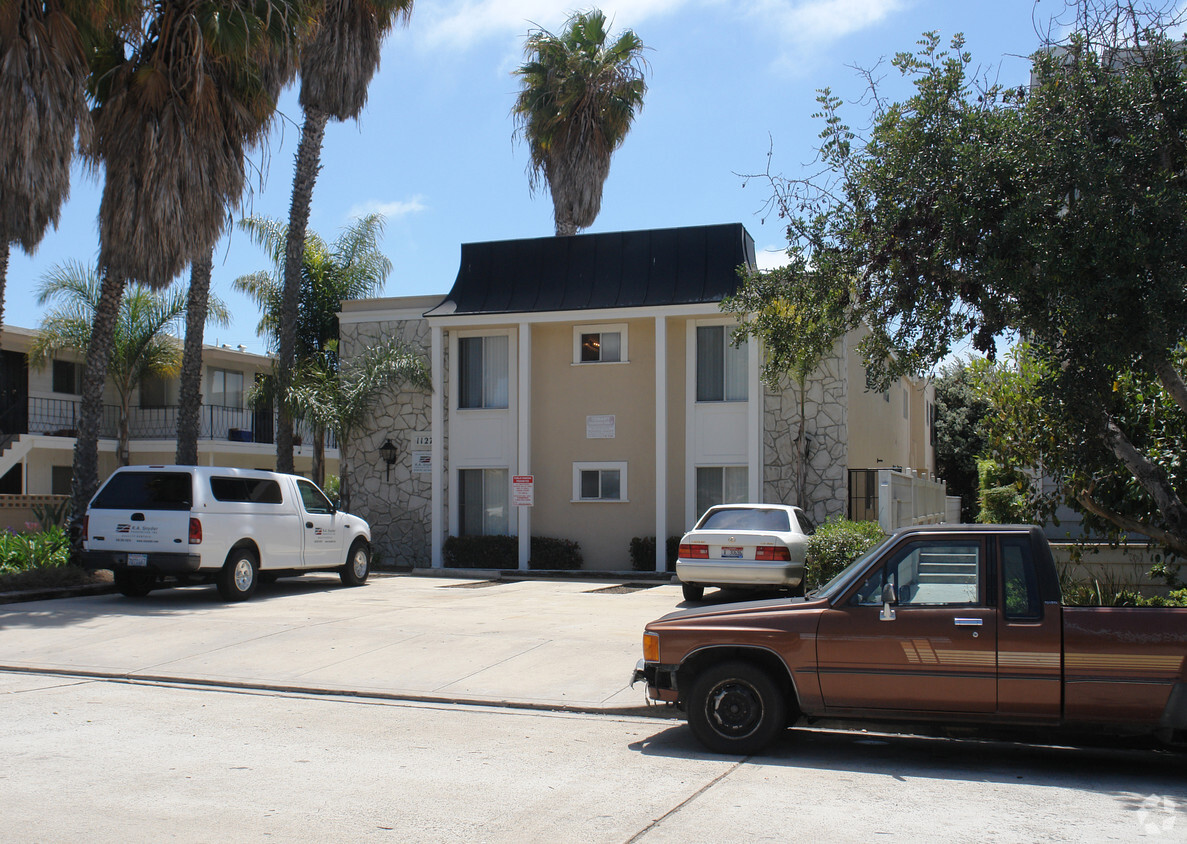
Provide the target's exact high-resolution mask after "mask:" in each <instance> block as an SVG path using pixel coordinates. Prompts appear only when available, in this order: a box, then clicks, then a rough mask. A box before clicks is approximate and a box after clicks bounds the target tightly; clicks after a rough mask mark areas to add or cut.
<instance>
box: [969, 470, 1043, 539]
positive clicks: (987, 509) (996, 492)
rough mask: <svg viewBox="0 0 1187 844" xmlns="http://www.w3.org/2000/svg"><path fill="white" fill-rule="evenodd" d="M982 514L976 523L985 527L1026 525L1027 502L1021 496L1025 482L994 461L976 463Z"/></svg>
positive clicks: (1028, 519)
mask: <svg viewBox="0 0 1187 844" xmlns="http://www.w3.org/2000/svg"><path fill="white" fill-rule="evenodd" d="M977 477H978V480H979V488H980V498H981V512H980V513H978V514H977V521H978V522H980V523H981V524H985V525H1015V524H1027V523H1028V522H1029V521H1031V520H1030V518H1029V517H1028V515H1027V512H1026V498H1025V497H1024V496H1023V495H1022V490H1023V489H1025V485H1026V478H1025V477H1024V476H1023V475H1022V474H1021V473H1020V472H1016V471H1014V470H1013V469H1007V468H1005V467H1004V466H1002V465H1001V464H999V463H997V462H996V461H993V460H978V461H977Z"/></svg>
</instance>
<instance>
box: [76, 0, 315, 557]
mask: <svg viewBox="0 0 1187 844" xmlns="http://www.w3.org/2000/svg"><path fill="white" fill-rule="evenodd" d="M310 3H311V0H175V1H174V2H169V3H165V2H159V0H158V2H149V0H141V2H140V3H139V4H136V5H138V9H139V15H138V17H136V19H135V22H134V23H133V24H131V25H128V26H125V27H115V26H112V27H110V28H109V29H108V30H107V32H106V33H105V40H104V41H103V43H102V45H101V47H100V48H99V49H98V50H97V51H96V52H95V55H94V58H93V60H92V64H91V76H90V93H91V96H92V98H93V99H94V102H95V103H96V105H95V107H94V109H93V110H92V112H91V116H92V121H93V124H94V135H93V137H92V138H91V139H90V141H89V143H86V144H84V146H83V153H84V155H85V156H86V157H87V159H88V161H89V162H90V163H91V164H92V165H93V166H94V167H96V168H99V167H102V169H103V172H104V174H105V180H104V187H103V195H102V199H101V202H100V207H99V238H100V243H99V268H100V272H101V274H102V283H101V287H100V297H99V301H98V302H97V306H96V309H95V318H94V323H93V325H92V329H91V335H90V337H91V342H90V345H89V346H88V348H87V356H86V369H85V372H84V375H83V383H82V407H81V413H80V415H79V419H78V441H77V444H76V445H75V450H74V487H73V491H72V505H73V512H72V528H73V530H72V535H73V536H75V537H76V538H77V536H78V535H79V531H78V528H79V527H81V520H82V515H83V513H84V511H85V509H86V504H87V502H88V501H89V499H90V496H91V494H92V493H93V492H94V490H95V488H96V487H97V486H98V480H99V479H98V439H99V436H98V435H99V422H100V415H101V413H102V393H103V384H104V380H105V378H106V374H107V358H108V353H109V351H110V349H111V339H112V332H113V330H114V327H115V320H116V315H117V313H118V310H119V301H120V297H121V296H122V294H123V290H124V286H125V284H127V283H128V282H129V281H130V280H132V279H135V280H137V281H139V282H141V283H143V284H146V285H148V286H149V287H152V288H162V287H165V286H167V285H169V284H170V283H171V282H172V281H173V279H174V278H175V277H176V276H177V275H178V273H180V272H181V270H182V269H184V268H185V266H186V265H187V264H190V263H191V262H192V261H194V260H195V259H199V258H202V257H204V256H206V255H208V254H210V250H211V248H212V247H213V245H214V243H215V241H216V240H217V239H218V237H219V236H220V235H221V234H222V231H223V226H224V224H225V221H226V219H227V217H228V214H229V211H230V209H231V207H233V206H234V205H235V204H236V203H237V202H238V201H239V197H240V195H241V193H242V191H243V187H244V184H245V175H244V162H245V160H246V153H247V150H248V149H249V148H250V146H251V145H252V144H253V143H256V142H258V141H259V140H260V138H261V137H262V135H263V133H264V131H265V128H266V125H267V123H268V120H269V118H270V117H271V116H272V114H273V112H274V111H275V105H276V98H275V91H276V90H278V86H277V78H278V76H279V77H281V78H283V71H284V68H285V67H286V66H291V55H292V52H293V49H294V47H295V45H296V43H297V41H298V38H299V37H300V35H301V34H302V33H303V31H304V27H305V25H306V23H307V14H308V11H309V9H310Z"/></svg>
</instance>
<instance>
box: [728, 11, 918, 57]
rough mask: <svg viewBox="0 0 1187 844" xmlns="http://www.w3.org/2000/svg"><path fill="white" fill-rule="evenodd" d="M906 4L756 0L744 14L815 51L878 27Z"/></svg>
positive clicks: (783, 36) (792, 41)
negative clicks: (875, 26) (856, 33)
mask: <svg viewBox="0 0 1187 844" xmlns="http://www.w3.org/2000/svg"><path fill="white" fill-rule="evenodd" d="M907 5H908V0H756V2H753V3H752V4H751V5H750V6H749V8H748V9H747V15H748V16H749V17H750V18H754V19H758V20H761V21H762V22H763V23H764V25H766V26H770V27H773V28H774V29H776V30H777V31H778V32H779V34H780V36H781V37H782V38H783V39H785V41H787V42H789V43H790V44H793V45H795V46H797V47H799V48H808V49H811V48H817V49H818V48H820V47H822V46H826V45H828V44H829V43H831V42H833V41H836V40H838V39H840V38H843V37H844V36H846V35H849V34H850V33H853V32H857V31H859V30H862V29H866V28H868V27H871V26H874V25H876V24H879V23H881V22H882V21H884V20H886V18H888V17H889V16H890V15H892V14H894V13H895V12H899V11H902V10H903V9H905V8H906V7H907Z"/></svg>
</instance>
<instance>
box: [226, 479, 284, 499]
mask: <svg viewBox="0 0 1187 844" xmlns="http://www.w3.org/2000/svg"><path fill="white" fill-rule="evenodd" d="M210 492H211V493H212V494H213V495H214V497H215V498H216V499H217V500H219V501H247V502H253V503H256V504H280V503H281V497H280V484H278V483H277V482H276V481H270V480H267V479H265V478H211V479H210Z"/></svg>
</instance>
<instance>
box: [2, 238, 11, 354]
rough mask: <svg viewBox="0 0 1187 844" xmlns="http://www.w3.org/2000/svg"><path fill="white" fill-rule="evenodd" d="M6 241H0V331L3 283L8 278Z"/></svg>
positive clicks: (7, 248) (7, 246) (7, 247)
mask: <svg viewBox="0 0 1187 844" xmlns="http://www.w3.org/2000/svg"><path fill="white" fill-rule="evenodd" d="M9 248H10V246H9V244H8V242H7V241H5V242H4V243H0V332H3V331H4V285H5V282H6V281H7V279H8V250H9Z"/></svg>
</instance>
